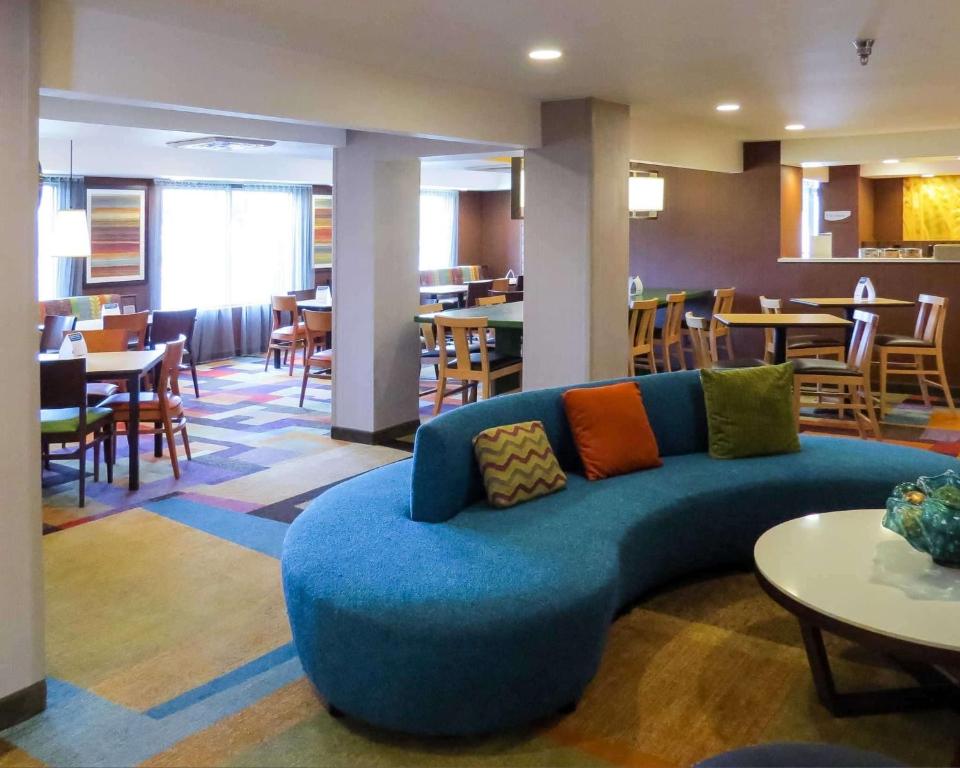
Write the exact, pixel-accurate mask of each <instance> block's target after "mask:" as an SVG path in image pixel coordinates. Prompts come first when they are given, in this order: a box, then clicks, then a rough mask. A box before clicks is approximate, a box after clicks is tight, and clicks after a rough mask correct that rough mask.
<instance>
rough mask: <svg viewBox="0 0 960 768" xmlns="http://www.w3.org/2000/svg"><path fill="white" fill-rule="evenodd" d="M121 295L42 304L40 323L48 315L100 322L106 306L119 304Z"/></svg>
mask: <svg viewBox="0 0 960 768" xmlns="http://www.w3.org/2000/svg"><path fill="white" fill-rule="evenodd" d="M119 303H120V294H117V293H100V294H94V295H92V296H67V297H66V298H63V299H49V300H47V301H41V302H40V322H43V319H44V318H45V317H46V316H47V315H74V316H75V317H76V318H77V320H99V319H100V316H101V313H102V310H103V305H104V304H119Z"/></svg>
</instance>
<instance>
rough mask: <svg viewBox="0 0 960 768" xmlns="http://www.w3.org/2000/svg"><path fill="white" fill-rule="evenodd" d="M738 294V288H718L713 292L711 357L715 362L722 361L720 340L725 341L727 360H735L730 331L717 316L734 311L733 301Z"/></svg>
mask: <svg viewBox="0 0 960 768" xmlns="http://www.w3.org/2000/svg"><path fill="white" fill-rule="evenodd" d="M736 293H737V289H736V288H717V289H716V290H715V291H714V292H713V313H712V314H711V315H710V356H711V357H712V358H713V359H714V360H719V359H720V348H719V341H720V339H723V340H724V346H725V347H726V350H727V358H728V359H729V360H733V359H734V357H733V339H732V338H731V337H730V329H729V328H728V327H727V326H725V325H723V324H721V323H720V322H719V321H718V320H717V315H721V314H723V313H725V312H732V311H733V299H734V297H735V296H736Z"/></svg>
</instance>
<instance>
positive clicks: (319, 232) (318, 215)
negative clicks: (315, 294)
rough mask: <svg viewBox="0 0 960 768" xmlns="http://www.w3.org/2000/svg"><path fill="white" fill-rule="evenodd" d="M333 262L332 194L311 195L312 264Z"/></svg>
mask: <svg viewBox="0 0 960 768" xmlns="http://www.w3.org/2000/svg"><path fill="white" fill-rule="evenodd" d="M331 264H333V195H314V196H313V266H314V268H317V267H329V266H330V265H331Z"/></svg>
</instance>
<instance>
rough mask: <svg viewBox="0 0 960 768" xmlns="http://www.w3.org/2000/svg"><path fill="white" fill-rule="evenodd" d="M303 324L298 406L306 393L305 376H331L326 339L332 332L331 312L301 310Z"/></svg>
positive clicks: (331, 370) (331, 361)
mask: <svg viewBox="0 0 960 768" xmlns="http://www.w3.org/2000/svg"><path fill="white" fill-rule="evenodd" d="M303 324H304V326H305V329H306V330H305V333H306V337H307V351H306V353H305V354H304V357H305V358H306V359H305V360H304V361H303V381H302V382H301V384H300V407H301V408H303V399H304V398H305V397H306V395H307V377H308V376H315V377H317V378H325V379H332V378H333V349H332V348H331V347H328V346H327V340H328V339H329V338H330V334H331V333H333V312H332V311H330V312H326V311H324V310H312V309H305V310H303Z"/></svg>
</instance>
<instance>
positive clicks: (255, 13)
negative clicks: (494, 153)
mask: <svg viewBox="0 0 960 768" xmlns="http://www.w3.org/2000/svg"><path fill="white" fill-rule="evenodd" d="M74 1H75V2H78V3H84V4H87V5H93V6H97V7H100V8H105V9H109V10H112V11H117V12H121V13H128V14H132V15H137V16H141V17H146V18H151V19H154V20H157V21H162V22H165V23H170V24H179V25H184V26H191V27H196V28H199V29H202V30H206V31H208V32H211V33H214V34H222V35H229V36H233V37H239V38H242V39H249V40H257V41H259V42H266V43H272V44H280V45H283V46H285V47H288V48H291V49H296V50H304V51H310V52H313V53H321V54H323V55H325V56H328V57H332V58H338V59H342V60H344V61H353V62H356V63H362V64H365V65H376V66H380V67H383V68H385V69H389V70H390V71H392V72H397V73H402V74H407V75H411V76H422V77H431V78H440V79H446V80H449V81H454V82H459V83H463V84H469V85H478V86H484V87H488V88H494V89H499V90H506V91H512V92H516V93H522V94H526V95H531V96H535V97H537V98H541V99H555V98H573V97H580V96H597V97H602V98H608V99H612V100H615V101H620V102H624V103H629V104H631V105H636V106H640V107H646V108H649V109H651V110H656V111H658V112H660V111H664V112H669V113H672V114H676V115H678V116H681V117H687V118H696V119H704V120H707V121H709V122H712V123H718V124H727V125H730V126H733V127H735V128H736V129H737V130H738V131H739V132H740V133H741V136H742V138H744V139H761V138H778V137H782V136H785V135H787V134H786V133H785V132H784V131H783V126H784V124H785V123H787V122H802V123H804V124H806V126H807V127H808V131H807V132H806V134H805V135H842V134H853V133H883V132H894V131H914V130H932V129H940V128H949V127H958V126H960V99H958V98H956V97H957V75H956V73H957V72H958V71H960V44H958V39H960V2H958V0H600V1H599V2H593V3H589V2H583V0H523V1H522V2H517V0H482V2H477V0H351V1H350V2H344V1H343V0H283V2H263V0H164V2H162V3H160V2H156V0H74ZM865 35H866V36H871V37H875V38H876V39H877V44H876V49H875V53H874V56H873V59H872V60H871V63H870V65H869V66H867V67H861V66H860V65H859V63H858V62H857V59H856V55H855V51H854V47H853V45H852V41H853V39H854V38H855V37H858V36H865ZM539 45H556V46H558V47H560V48H562V49H563V50H564V52H565V55H564V57H563V58H562V59H561V60H560V61H558V62H541V63H534V62H530V61H528V60H527V58H526V52H527V51H528V50H529V49H530V48H532V47H535V46H539ZM731 100H734V101H738V102H740V103H741V104H742V105H743V108H742V110H741V111H740V112H739V113H735V114H728V115H722V116H721V115H718V114H717V113H715V112H714V111H713V107H714V105H715V104H716V103H718V102H721V101H731ZM958 154H960V152H958Z"/></svg>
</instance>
